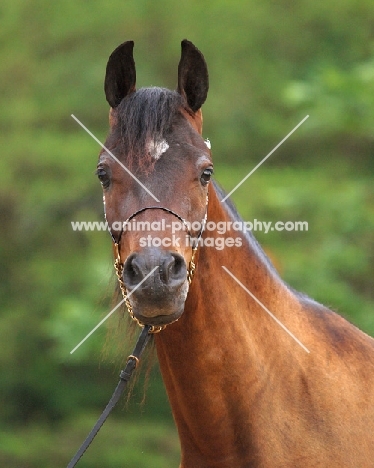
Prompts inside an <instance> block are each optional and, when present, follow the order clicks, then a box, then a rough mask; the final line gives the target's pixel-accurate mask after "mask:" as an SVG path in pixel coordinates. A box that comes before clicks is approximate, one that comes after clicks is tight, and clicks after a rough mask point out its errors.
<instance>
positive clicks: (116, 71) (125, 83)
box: [104, 41, 136, 108]
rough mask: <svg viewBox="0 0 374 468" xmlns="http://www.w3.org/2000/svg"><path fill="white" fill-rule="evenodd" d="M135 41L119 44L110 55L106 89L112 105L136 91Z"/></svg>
mask: <svg viewBox="0 0 374 468" xmlns="http://www.w3.org/2000/svg"><path fill="white" fill-rule="evenodd" d="M133 49H134V42H133V41H127V42H124V43H123V44H121V45H120V46H118V47H117V48H116V49H115V50H114V52H113V53H112V54H111V56H110V57H109V60H108V63H107V66H106V74H105V83H104V90H105V96H106V100H107V101H108V103H109V105H110V107H112V108H115V107H117V106H118V104H119V103H120V102H121V101H122V99H123V98H124V97H125V96H127V95H128V94H130V93H132V92H134V91H135V83H136V70H135V62H134V58H133V54H132V52H133Z"/></svg>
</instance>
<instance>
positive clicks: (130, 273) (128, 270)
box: [123, 254, 144, 285]
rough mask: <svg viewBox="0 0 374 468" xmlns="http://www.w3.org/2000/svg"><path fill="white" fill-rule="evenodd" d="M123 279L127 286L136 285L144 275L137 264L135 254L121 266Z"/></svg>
mask: <svg viewBox="0 0 374 468" xmlns="http://www.w3.org/2000/svg"><path fill="white" fill-rule="evenodd" d="M123 277H124V280H125V283H127V284H128V285H133V284H137V283H139V282H140V281H141V280H142V279H143V277H144V275H143V273H142V269H141V268H140V265H139V264H138V260H137V257H136V254H132V255H130V256H129V257H128V259H127V260H126V262H125V264H124V266H123Z"/></svg>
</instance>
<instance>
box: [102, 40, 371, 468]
mask: <svg viewBox="0 0 374 468" xmlns="http://www.w3.org/2000/svg"><path fill="white" fill-rule="evenodd" d="M133 46H134V43H133V42H132V41H128V42H125V43H123V44H122V45H120V46H119V47H118V48H117V49H116V50H115V51H114V52H113V53H112V54H111V56H110V58H109V61H108V64H107V69H106V77H105V94H106V99H107V101H108V103H109V105H110V114H109V120H110V133H109V136H108V138H107V140H106V143H105V149H103V150H102V151H101V153H100V156H99V162H98V167H97V174H98V177H99V179H100V182H101V184H102V187H103V193H104V204H105V214H106V219H107V221H108V224H109V226H110V233H111V235H112V239H113V243H114V256H115V259H116V270H117V274H118V277H119V281H120V286H121V289H122V291H123V294H124V295H125V298H126V303H127V306H128V308H129V311H130V313H131V315H132V317H133V319H134V320H136V321H137V322H138V323H139V324H140V325H151V326H152V327H153V330H152V331H153V332H154V341H155V346H156V350H157V356H158V360H159V365H160V369H161V373H162V377H163V381H164V383H165V387H166V391H167V395H168V398H169V401H170V405H171V408H172V413H173V417H174V420H175V424H176V427H177V430H178V433H179V439H180V444H181V463H180V468H249V467H258V468H259V467H266V468H282V467H284V468H286V467H287V468H289V467H293V468H294V467H303V468H305V467H306V468H311V467H313V468H314V467H329V468H335V467H336V468H342V467H351V468H366V467H367V468H368V467H374V340H373V339H372V338H370V337H369V336H367V335H366V334H365V333H363V332H362V331H360V330H358V329H357V328H356V327H355V326H353V325H352V324H350V323H348V322H347V321H346V320H345V319H343V318H342V317H341V316H340V315H338V314H336V313H334V312H332V311H331V310H329V309H328V308H326V307H324V306H323V305H321V304H319V303H317V302H315V301H313V300H312V299H310V298H308V297H306V296H305V295H303V294H301V293H299V292H296V291H294V290H293V289H291V287H290V286H288V285H287V284H286V283H285V282H284V281H283V280H282V279H281V278H280V276H279V275H278V273H277V271H276V270H275V269H274V267H273V266H272V264H271V262H270V261H269V260H268V258H267V257H266V255H265V254H264V252H263V251H262V249H261V247H260V246H259V245H258V243H257V242H256V240H255V238H254V237H253V235H252V234H251V233H248V232H244V231H242V230H236V231H235V232H234V234H235V236H233V231H232V230H231V231H230V230H229V229H227V231H226V232H224V233H223V234H222V231H221V233H219V232H218V231H217V230H209V231H208V230H207V228H206V227H207V226H208V223H211V225H212V223H215V225H218V223H220V222H221V223H222V222H224V223H226V224H225V225H226V226H234V224H235V222H237V223H240V221H241V219H240V217H239V215H238V214H237V212H236V211H235V208H234V207H233V205H232V204H231V203H230V202H227V201H225V202H224V203H222V202H221V200H222V199H223V198H224V193H223V191H222V190H221V189H220V188H219V186H218V185H217V184H216V183H215V182H213V181H212V180H211V176H212V173H213V162H212V155H211V150H210V148H209V144H207V142H206V141H204V139H203V137H202V123H203V119H202V112H201V106H202V105H203V103H204V102H205V100H206V97H207V93H208V70H207V65H206V62H205V59H204V57H203V55H202V54H201V52H200V51H199V50H198V49H197V48H196V47H195V46H194V45H193V44H192V43H191V42H189V41H187V40H184V41H182V53H181V58H180V62H179V66H178V82H177V83H178V84H177V89H176V91H170V90H168V89H164V88H157V87H151V88H141V89H139V90H136V71H135V62H134V58H133ZM249 202H250V201H249ZM136 223H138V224H136ZM134 225H136V226H137V227H136V226H135V228H134ZM130 226H131V229H130ZM139 226H141V228H142V229H140V227H139ZM155 227H157V229H156V228H155ZM204 227H205V230H204ZM222 239H223V240H222ZM222 242H223V248H217V246H218V245H222ZM223 267H224V268H223ZM228 273H230V274H228ZM317 274H318V273H317ZM234 279H237V281H235V280H234ZM238 282H239V283H240V284H238ZM249 293H251V294H249ZM254 298H256V300H255V299H254ZM264 308H266V309H267V310H269V311H271V312H272V313H273V314H274V316H276V317H277V319H278V320H279V322H280V323H282V324H284V327H286V328H287V329H288V330H290V332H292V334H293V335H294V336H295V337H297V338H298V339H299V340H300V343H302V344H303V347H302V346H299V345H298V344H297V342H295V340H293V339H292V337H291V336H290V334H288V333H286V332H285V330H284V329H282V328H281V327H280V326H278V324H277V323H276V322H275V321H274V320H273V318H272V317H271V316H270V315H269V314H267V313H265V311H264ZM156 332H159V333H156ZM307 351H308V352H307Z"/></svg>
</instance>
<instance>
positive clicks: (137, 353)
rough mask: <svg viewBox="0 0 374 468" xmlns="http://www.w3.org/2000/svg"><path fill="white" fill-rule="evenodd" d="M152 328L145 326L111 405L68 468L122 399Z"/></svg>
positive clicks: (73, 464)
mask: <svg viewBox="0 0 374 468" xmlns="http://www.w3.org/2000/svg"><path fill="white" fill-rule="evenodd" d="M150 328H151V327H150V326H148V325H145V326H144V328H143V330H142V331H141V333H140V336H139V338H138V341H137V343H136V345H135V348H134V351H133V352H132V354H130V356H129V357H128V358H127V363H126V366H125V368H124V369H123V370H122V371H121V373H120V375H119V377H120V380H119V382H118V384H117V387H116V389H115V390H114V393H113V395H112V398H111V399H110V400H109V403H108V404H107V406H106V408H105V409H104V411H103V412H102V413H101V416H100V417H99V419H98V420H97V422H96V424H95V426H94V427H93V428H92V430H91V432H90V433H89V434H88V436H87V438H86V440H85V441H84V442H83V444H82V445H81V447H80V448H79V450H78V451H77V453H76V454H75V455H74V457H73V458H72V459H71V461H70V463H69V464H68V466H67V468H73V467H74V466H75V465H76V464H77V463H78V461H79V460H80V459H81V457H82V456H83V454H84V452H85V451H86V450H87V449H88V447H89V446H90V444H91V442H92V441H93V439H94V438H95V436H96V434H97V433H98V432H99V430H100V428H101V426H102V425H103V424H104V422H105V421H106V419H107V417H108V416H109V414H110V412H111V411H112V409H113V408H114V407H115V406H116V404H117V403H118V400H119V399H120V397H121V395H122V393H123V391H124V390H125V388H126V385H127V382H128V381H129V380H130V378H131V375H132V373H133V372H134V370H135V369H136V367H137V365H138V363H139V360H140V356H141V355H142V353H143V351H144V349H145V347H146V346H147V343H148V341H149V339H150V338H151V333H150Z"/></svg>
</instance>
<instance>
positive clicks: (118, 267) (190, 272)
mask: <svg viewBox="0 0 374 468" xmlns="http://www.w3.org/2000/svg"><path fill="white" fill-rule="evenodd" d="M146 210H162V211H165V212H166V213H170V214H172V215H173V216H175V217H176V218H178V219H179V221H181V222H182V223H183V225H184V227H185V228H186V231H187V234H188V236H189V238H190V239H191V240H192V239H193V240H194V242H193V243H192V242H191V248H192V255H191V260H190V263H189V265H188V269H187V281H188V283H189V284H191V282H192V279H193V277H194V274H195V270H196V263H195V256H196V252H197V249H198V247H199V242H200V239H201V237H202V235H203V232H204V229H205V225H206V221H207V216H208V195H207V197H206V208H205V215H204V218H203V220H202V222H201V229H200V231H199V233H198V235H197V237H195V238H193V237H192V234H191V230H190V227H189V224H188V222H187V221H186V220H185V219H184V218H182V216H180V215H179V214H178V213H175V211H172V210H170V209H169V208H164V207H162V206H147V207H145V208H141V209H140V210H138V211H135V212H134V213H133V214H132V215H131V216H129V217H128V218H127V219H126V221H124V222H123V224H122V230H121V232H120V234H119V237H118V240H117V239H116V238H115V237H114V236H113V233H112V231H109V232H110V235H111V237H112V240H113V244H114V255H115V261H114V269H115V272H116V276H117V279H118V283H119V286H120V289H121V292H122V297H123V299H124V301H125V304H126V307H127V310H128V312H129V314H130V317H131V318H132V319H133V320H134V321H135V322H136V323H137V324H138V325H139V326H140V327H143V326H144V324H142V323H141V322H140V321H139V320H138V319H137V318H136V317H135V315H134V312H133V309H132V305H131V302H130V300H129V295H128V293H127V289H126V286H125V283H124V281H123V265H124V264H123V262H121V254H120V243H121V237H122V234H123V232H124V230H125V228H126V225H127V224H128V223H129V222H130V221H131V220H132V219H133V218H135V217H136V216H137V215H138V214H140V213H143V212H144V211H146ZM104 213H105V200H104ZM105 218H106V214H105ZM171 323H173V322H171ZM167 325H170V324H167ZM167 325H162V326H155V325H154V326H151V327H150V330H149V333H159V332H160V331H161V330H164V328H166V326H167Z"/></svg>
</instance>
